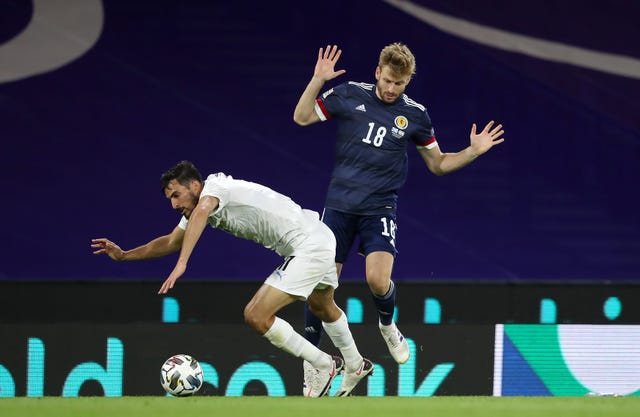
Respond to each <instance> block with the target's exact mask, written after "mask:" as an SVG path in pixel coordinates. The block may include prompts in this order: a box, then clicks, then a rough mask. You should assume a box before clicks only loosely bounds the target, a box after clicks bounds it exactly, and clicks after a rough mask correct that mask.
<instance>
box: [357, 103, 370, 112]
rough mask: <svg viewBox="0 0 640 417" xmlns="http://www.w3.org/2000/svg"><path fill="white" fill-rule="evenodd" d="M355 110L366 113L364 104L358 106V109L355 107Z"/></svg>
mask: <svg viewBox="0 0 640 417" xmlns="http://www.w3.org/2000/svg"><path fill="white" fill-rule="evenodd" d="M356 110H360V111H363V112H366V111H367V108H366V107H364V104H361V105H359V106H358V107H356Z"/></svg>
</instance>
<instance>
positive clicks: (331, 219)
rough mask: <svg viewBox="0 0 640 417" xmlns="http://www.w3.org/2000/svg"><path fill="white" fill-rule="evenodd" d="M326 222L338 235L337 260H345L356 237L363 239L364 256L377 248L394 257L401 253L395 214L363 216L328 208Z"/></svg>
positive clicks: (324, 219) (325, 215)
mask: <svg viewBox="0 0 640 417" xmlns="http://www.w3.org/2000/svg"><path fill="white" fill-rule="evenodd" d="M322 221H323V222H324V223H325V224H326V225H327V226H329V228H330V229H331V230H332V231H333V234H334V235H335V236H336V262H339V263H345V261H346V260H347V258H348V256H349V250H350V249H351V246H353V243H354V241H355V239H356V237H358V238H359V240H360V242H359V244H358V253H360V254H361V255H364V256H367V255H368V254H370V253H371V252H377V251H382V252H389V253H391V254H392V255H393V256H396V254H397V253H398V251H397V249H396V232H397V229H398V226H397V224H396V216H395V214H376V215H371V216H363V215H357V214H349V213H344V212H341V211H336V210H332V209H329V208H325V209H324V212H323V213H322Z"/></svg>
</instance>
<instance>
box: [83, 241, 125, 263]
mask: <svg viewBox="0 0 640 417" xmlns="http://www.w3.org/2000/svg"><path fill="white" fill-rule="evenodd" d="M91 248H93V249H94V251H93V254H94V255H101V254H103V253H106V254H107V255H108V256H109V258H111V259H113V260H116V261H121V260H123V259H124V251H123V250H122V249H120V246H118V245H116V244H115V243H113V242H112V241H110V240H109V239H107V238H99V239H91Z"/></svg>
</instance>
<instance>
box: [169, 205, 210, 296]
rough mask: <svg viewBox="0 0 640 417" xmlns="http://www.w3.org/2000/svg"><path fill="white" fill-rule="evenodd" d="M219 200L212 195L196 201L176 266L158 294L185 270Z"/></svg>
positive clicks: (173, 282) (172, 284)
mask: <svg viewBox="0 0 640 417" xmlns="http://www.w3.org/2000/svg"><path fill="white" fill-rule="evenodd" d="M218 204H219V200H218V199H217V198H216V197H213V196H209V195H206V196H203V197H202V198H200V201H198V204H197V205H196V207H195V208H194V209H193V212H192V213H191V216H189V223H187V230H185V231H184V240H183V242H182V249H181V250H180V257H179V258H178V261H177V262H176V266H175V267H174V268H173V271H171V274H170V275H169V278H167V279H166V280H165V281H164V283H163V284H162V286H161V287H160V290H159V291H158V294H166V293H167V292H168V291H169V290H170V289H171V288H173V286H174V285H175V283H176V281H177V280H178V278H180V277H181V276H182V275H183V274H184V272H185V271H186V270H187V264H188V263H189V258H190V257H191V253H192V252H193V249H194V248H195V247H196V244H197V243H198V239H200V236H201V235H202V232H203V231H204V228H205V226H206V225H207V218H208V217H209V215H210V214H211V212H213V210H215V209H216V208H217V207H218Z"/></svg>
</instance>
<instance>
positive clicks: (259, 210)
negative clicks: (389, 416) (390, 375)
mask: <svg viewBox="0 0 640 417" xmlns="http://www.w3.org/2000/svg"><path fill="white" fill-rule="evenodd" d="M161 181H162V187H163V191H164V194H165V196H166V197H167V199H169V200H170V202H171V206H172V207H173V208H174V209H175V210H177V211H178V212H180V214H182V219H181V220H180V223H179V224H178V225H177V226H176V227H175V228H174V229H173V231H172V232H171V233H169V234H167V235H164V236H160V237H158V238H156V239H153V240H151V241H150V242H148V243H146V244H144V245H141V246H138V247H136V248H134V249H131V250H127V251H125V250H122V249H121V248H120V247H119V246H118V245H116V244H115V243H113V242H111V241H110V240H109V239H106V238H99V239H92V244H91V247H92V248H93V249H94V252H93V253H94V254H107V255H108V256H109V257H111V258H112V259H114V260H117V261H132V260H142V259H150V258H157V257H160V256H165V255H169V254H171V253H175V252H178V251H180V256H179V258H178V261H177V263H176V266H175V268H174V269H173V271H172V272H171V274H170V275H169V277H168V278H167V279H166V280H165V281H164V283H163V284H162V286H161V287H160V290H159V291H158V294H166V293H167V292H168V291H169V290H170V289H171V288H173V286H174V285H175V283H176V280H177V279H178V278H180V277H181V276H182V275H183V274H184V272H185V271H186V268H187V263H188V261H189V257H190V256H191V253H192V252H193V249H194V248H195V246H196V243H197V242H198V239H199V238H200V235H201V234H202V232H203V230H204V228H205V226H206V225H207V224H209V225H210V226H212V227H213V228H217V229H221V230H224V231H226V232H229V233H231V234H233V235H234V236H237V237H240V238H244V239H249V240H253V241H255V242H257V243H259V244H261V245H263V246H264V247H266V248H268V249H272V250H274V251H275V252H277V253H278V254H279V255H281V256H283V257H284V263H283V264H282V265H280V266H279V267H278V268H276V270H275V271H273V272H272V273H271V275H269V277H267V279H266V280H265V282H264V284H263V285H262V286H261V287H260V289H259V290H258V291H257V292H256V293H255V295H254V296H253V298H252V299H251V301H249V303H248V304H247V306H246V307H245V309H244V318H245V322H246V323H247V324H248V325H249V326H251V327H252V328H253V329H254V330H256V331H257V332H258V333H259V334H261V335H262V336H264V337H266V338H267V339H268V340H269V341H270V342H271V343H272V344H273V345H275V346H277V347H278V348H280V349H282V350H284V351H286V352H288V353H290V354H292V355H294V356H296V357H299V358H302V359H303V360H305V361H307V362H309V363H310V364H311V365H312V366H313V368H314V371H313V377H312V378H311V379H310V380H306V381H305V384H306V385H305V389H304V391H303V392H304V395H305V396H308V397H320V396H324V395H326V394H327V393H328V391H329V388H330V387H331V382H332V381H333V379H334V378H335V377H336V376H337V375H338V373H339V372H340V371H342V370H343V368H344V376H343V379H342V384H341V385H340V388H339V389H338V392H337V394H336V395H337V396H346V395H349V394H350V393H351V391H352V390H353V388H354V387H355V386H356V385H357V384H358V382H360V381H361V380H362V379H364V378H365V377H366V376H367V375H369V374H371V373H372V371H373V364H372V363H371V361H369V360H368V359H366V358H363V357H362V355H361V354H360V352H359V351H358V348H357V347H356V344H355V341H354V340H353V336H352V335H351V331H350V330H349V326H348V323H347V318H346V315H345V314H344V312H343V311H342V310H341V309H340V308H339V307H338V306H337V305H336V303H335V302H334V299H333V293H334V290H335V288H337V287H338V277H337V273H336V267H335V247H336V241H335V238H334V235H333V233H332V232H331V230H330V229H329V228H328V227H327V226H326V225H325V224H324V223H322V222H321V221H320V219H319V215H318V213H316V212H314V211H311V210H305V209H302V208H301V207H300V206H299V205H298V204H296V203H295V202H294V201H293V200H291V199H290V198H289V197H287V196H285V195H282V194H280V193H277V192H276V191H273V190H272V189H270V188H268V187H265V186H262V185H260V184H257V183H253V182H248V181H242V180H237V179H234V178H232V177H231V176H228V175H225V174H223V173H217V174H212V175H209V177H208V178H207V179H206V181H203V180H202V177H201V175H200V173H199V171H198V170H197V169H196V167H195V166H194V165H193V164H192V163H191V162H189V161H182V162H180V163H178V164H177V165H176V166H174V167H173V168H171V169H170V170H168V171H167V172H165V173H164V174H163V175H162V179H161ZM296 300H303V301H304V300H306V301H307V303H308V304H309V307H310V308H311V309H312V311H313V312H314V314H316V315H317V316H318V317H319V318H321V319H322V321H323V327H324V330H325V332H326V333H327V334H328V335H329V337H330V339H331V341H332V342H333V344H334V345H335V346H336V347H337V348H338V349H339V350H340V353H341V354H342V356H343V358H344V360H343V358H340V357H339V356H331V355H329V354H327V353H325V352H323V351H321V350H320V349H318V348H317V347H316V346H315V345H314V344H312V343H310V342H309V341H307V340H306V339H305V338H304V337H303V336H302V335H300V334H298V333H297V332H295V331H294V329H293V327H292V326H291V325H290V324H289V323H288V322H286V321H285V320H282V319H281V318H279V317H277V316H276V313H277V312H278V311H279V310H280V309H282V308H283V307H284V306H286V305H288V304H290V303H292V302H294V301H296Z"/></svg>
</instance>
